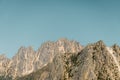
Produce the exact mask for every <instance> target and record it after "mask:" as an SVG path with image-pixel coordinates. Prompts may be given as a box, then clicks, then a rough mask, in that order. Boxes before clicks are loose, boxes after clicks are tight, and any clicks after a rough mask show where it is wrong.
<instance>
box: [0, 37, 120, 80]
mask: <svg viewBox="0 0 120 80" xmlns="http://www.w3.org/2000/svg"><path fill="white" fill-rule="evenodd" d="M0 80H120V47H119V46H118V45H116V44H114V45H113V46H111V47H108V46H106V45H105V43H104V42H103V41H102V40H100V41H98V42H95V43H91V44H88V45H86V46H83V45H81V44H80V43H79V42H77V41H74V40H68V39H59V40H57V41H55V42H53V41H48V42H45V43H43V44H42V45H41V47H40V48H39V49H38V50H37V51H35V50H34V49H33V48H32V47H27V48H26V47H21V48H20V49H19V50H18V52H17V54H16V55H14V56H13V57H12V58H11V59H9V58H7V57H6V56H5V55H0Z"/></svg>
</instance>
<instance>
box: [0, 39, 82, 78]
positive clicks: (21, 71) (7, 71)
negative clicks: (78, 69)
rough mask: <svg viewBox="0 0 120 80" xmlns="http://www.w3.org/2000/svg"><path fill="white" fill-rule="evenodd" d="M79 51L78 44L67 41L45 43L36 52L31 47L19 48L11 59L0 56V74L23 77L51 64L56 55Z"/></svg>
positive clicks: (80, 48)
mask: <svg viewBox="0 0 120 80" xmlns="http://www.w3.org/2000/svg"><path fill="white" fill-rule="evenodd" d="M81 50H82V46H81V45H80V44H79V43H78V42H76V41H70V40H67V39H60V40H58V41H56V42H52V41H48V42H45V43H43V44H42V45H41V47H40V48H39V49H38V50H37V51H34V50H33V48H32V47H28V48H26V47H21V48H20V49H19V50H18V52H17V54H16V55H15V56H13V58H12V59H8V58H6V57H4V56H3V57H2V55H1V57H0V69H1V72H0V74H1V75H7V76H8V75H9V76H11V77H13V78H16V77H21V76H25V75H28V74H30V73H32V72H35V71H37V70H38V69H41V68H42V67H44V66H46V65H47V64H48V63H50V62H52V60H53V58H54V56H55V55H56V54H63V53H68V52H71V53H75V52H80V51H81ZM3 64H4V65H3ZM4 66H5V67H4Z"/></svg>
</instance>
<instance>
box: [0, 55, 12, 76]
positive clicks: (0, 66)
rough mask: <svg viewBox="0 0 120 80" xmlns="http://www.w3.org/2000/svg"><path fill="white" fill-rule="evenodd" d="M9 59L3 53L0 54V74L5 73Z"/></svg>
mask: <svg viewBox="0 0 120 80" xmlns="http://www.w3.org/2000/svg"><path fill="white" fill-rule="evenodd" d="M9 61H10V60H9V59H8V58H7V57H6V55H5V54H1V55H0V75H3V74H5V70H6V67H7V64H8V63H9Z"/></svg>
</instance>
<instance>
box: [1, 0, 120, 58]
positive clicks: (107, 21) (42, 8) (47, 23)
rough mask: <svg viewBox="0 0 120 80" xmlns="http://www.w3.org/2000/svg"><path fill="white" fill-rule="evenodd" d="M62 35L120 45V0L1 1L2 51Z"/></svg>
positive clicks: (13, 51)
mask: <svg viewBox="0 0 120 80" xmlns="http://www.w3.org/2000/svg"><path fill="white" fill-rule="evenodd" d="M60 38H68V39H70V40H76V41H78V42H80V44H82V45H87V44H88V43H94V42H96V41H99V40H103V41H104V42H105V43H106V45H107V46H112V45H113V44H114V43H117V44H118V45H120V0H0V54H6V55H7V56H8V57H10V58H11V57H12V56H13V55H15V54H16V53H17V51H18V49H19V48H20V47H21V46H25V47H28V46H32V47H33V48H34V49H35V50H37V49H38V48H39V47H40V45H41V44H42V43H43V42H46V41H56V40H58V39H60Z"/></svg>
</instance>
